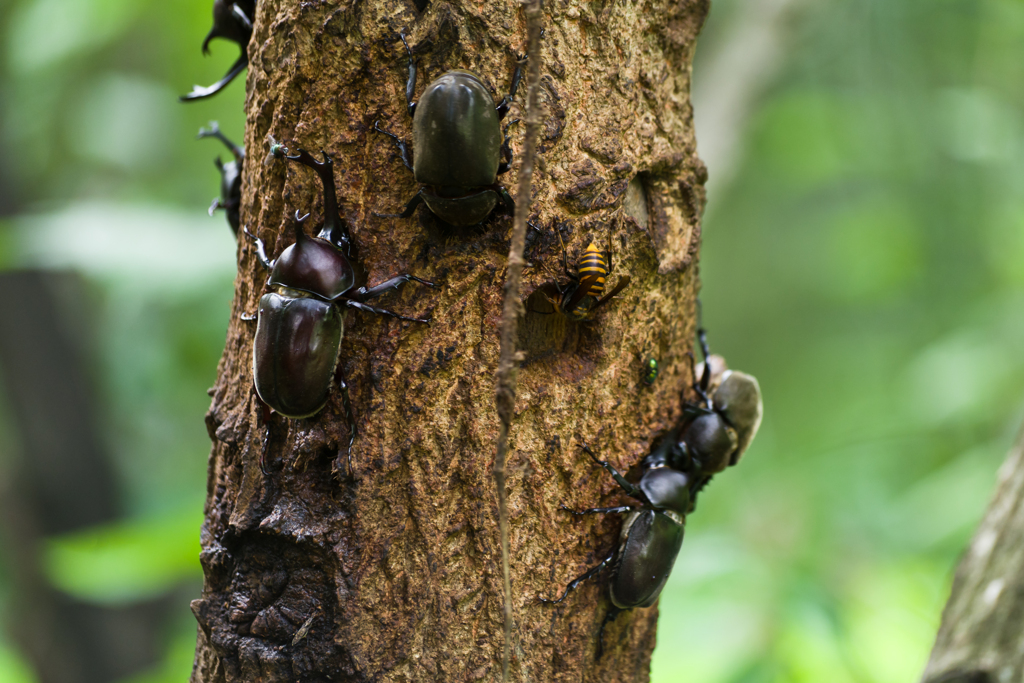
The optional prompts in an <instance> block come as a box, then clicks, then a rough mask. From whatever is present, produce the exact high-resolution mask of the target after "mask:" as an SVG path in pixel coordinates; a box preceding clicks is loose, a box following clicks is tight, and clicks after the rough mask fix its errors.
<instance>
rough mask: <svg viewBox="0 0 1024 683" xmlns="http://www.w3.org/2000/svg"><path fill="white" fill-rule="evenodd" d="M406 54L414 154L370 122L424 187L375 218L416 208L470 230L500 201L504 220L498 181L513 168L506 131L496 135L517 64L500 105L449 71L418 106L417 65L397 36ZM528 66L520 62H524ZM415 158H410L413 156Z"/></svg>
mask: <svg viewBox="0 0 1024 683" xmlns="http://www.w3.org/2000/svg"><path fill="white" fill-rule="evenodd" d="M401 38H402V43H403V44H404V45H405V49H406V52H407V53H408V55H409V80H408V82H407V83H406V86H405V100H406V103H407V105H408V109H409V115H410V116H412V139H413V147H412V148H411V149H410V147H409V145H408V144H407V143H406V142H405V141H403V140H402V139H401V138H399V137H398V136H397V135H395V134H393V133H390V132H388V131H386V130H384V129H383V128H381V127H380V121H377V122H376V123H374V129H375V130H377V131H378V132H380V133H384V134H385V135H387V136H388V137H390V138H391V139H392V140H394V142H395V145H396V146H397V147H398V150H399V152H400V153H401V157H402V161H403V163H404V164H405V166H406V168H408V169H409V170H410V171H412V172H413V174H414V175H415V177H416V182H418V183H420V185H421V187H420V190H419V192H417V193H416V194H415V195H414V196H413V198H412V199H411V200H409V203H408V204H406V205H405V209H404V210H403V211H402V212H401V213H398V214H377V215H378V216H382V217H386V218H408V217H409V216H411V215H412V214H413V212H414V211H415V210H416V207H417V206H418V205H419V204H420V203H421V202H423V203H425V204H426V205H427V207H428V208H429V209H430V210H431V211H432V212H433V213H434V215H435V216H437V217H438V218H440V219H441V220H443V221H445V222H447V223H450V224H451V225H457V226H464V225H475V224H477V223H479V222H481V221H483V220H484V219H485V218H487V217H488V216H489V215H490V213H491V211H492V210H493V209H494V208H495V206H497V204H498V202H499V201H500V202H501V203H502V205H503V208H504V210H505V212H506V213H508V214H509V215H512V214H514V213H515V202H513V201H512V197H511V196H510V195H509V193H508V190H506V189H505V188H504V187H502V186H501V185H499V184H498V182H497V179H498V176H499V175H501V174H502V173H505V172H506V171H508V169H509V167H510V165H511V162H512V148H511V147H509V137H508V135H507V133H508V126H509V125H512V123H515V122H514V121H513V122H511V123H509V124H508V125H507V126H505V129H504V130H502V128H501V120H502V119H504V118H505V115H506V114H507V113H508V110H509V107H510V105H511V103H512V98H514V97H515V94H516V90H517V89H518V88H519V81H520V79H521V78H522V73H523V69H522V60H520V61H519V63H517V65H516V70H515V73H514V75H513V76H512V86H511V88H509V93H508V95H506V96H505V97H504V98H503V99H502V100H501V102H500V103H498V105H497V106H495V104H494V100H493V99H492V98H491V94H490V92H488V90H487V87H486V86H485V85H484V83H483V81H482V80H481V79H480V77H479V76H477V75H476V74H474V73H472V72H470V71H465V70H462V69H453V70H451V71H448V72H446V73H444V74H442V75H441V76H440V77H439V78H438V79H437V80H435V81H434V82H432V83H431V84H430V85H428V86H427V89H426V90H424V91H423V94H422V95H421V96H420V100H419V102H414V101H413V99H412V98H413V94H414V92H415V90H416V60H415V59H414V58H413V54H412V49H411V48H410V47H409V44H408V43H407V42H406V40H405V35H404V34H402V36H401ZM523 59H525V57H524V58H523ZM413 152H415V155H414V154H413Z"/></svg>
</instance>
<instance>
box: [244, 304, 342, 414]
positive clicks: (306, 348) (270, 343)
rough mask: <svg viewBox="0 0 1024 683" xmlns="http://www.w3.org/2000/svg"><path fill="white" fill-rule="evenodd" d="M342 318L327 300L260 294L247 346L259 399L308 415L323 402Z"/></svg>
mask: <svg viewBox="0 0 1024 683" xmlns="http://www.w3.org/2000/svg"><path fill="white" fill-rule="evenodd" d="M342 328H343V321H342V316H341V313H339V312H338V310H337V309H336V308H335V307H334V306H333V305H332V304H329V303H327V302H325V301H320V300H319V299H314V298H311V297H298V298H296V297H291V296H283V295H281V294H278V293H276V292H271V293H268V294H264V295H263V298H261V299H260V309H259V321H258V323H257V326H256V341H255V343H254V344H253V349H252V355H253V359H252V364H253V381H254V383H255V384H256V391H257V393H258V394H259V395H260V398H261V399H263V402H264V403H266V404H267V405H269V406H270V407H271V408H273V409H274V410H276V411H277V412H279V413H281V414H282V415H284V416H286V417H295V418H299V417H309V416H310V415H314V414H316V413H317V412H318V411H319V410H320V409H321V408H323V406H324V403H326V402H327V394H328V392H329V391H330V388H331V381H332V380H333V379H334V368H335V366H336V365H337V363H338V350H339V348H340V346H341V334H342Z"/></svg>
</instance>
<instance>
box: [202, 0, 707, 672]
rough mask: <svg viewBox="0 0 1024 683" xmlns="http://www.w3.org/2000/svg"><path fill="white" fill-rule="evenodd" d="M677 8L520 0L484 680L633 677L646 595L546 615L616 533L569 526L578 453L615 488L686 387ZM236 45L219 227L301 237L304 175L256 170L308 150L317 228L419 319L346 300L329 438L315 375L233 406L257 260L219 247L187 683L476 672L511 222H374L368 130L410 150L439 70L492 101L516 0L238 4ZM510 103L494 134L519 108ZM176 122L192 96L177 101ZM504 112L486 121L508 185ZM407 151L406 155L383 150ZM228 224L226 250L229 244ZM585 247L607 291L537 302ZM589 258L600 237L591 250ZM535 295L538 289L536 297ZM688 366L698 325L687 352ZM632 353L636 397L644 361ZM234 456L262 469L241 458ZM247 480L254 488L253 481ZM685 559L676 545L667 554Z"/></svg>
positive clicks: (376, 183)
mask: <svg viewBox="0 0 1024 683" xmlns="http://www.w3.org/2000/svg"><path fill="white" fill-rule="evenodd" d="M707 11H708V2H707V0H682V1H672V2H669V1H667V0H649V1H645V0H637V1H636V2H632V1H627V2H619V3H613V2H602V1H598V2H581V1H578V0H566V1H565V2H561V1H560V2H549V3H546V4H545V5H544V6H543V10H542V15H541V21H542V23H543V26H544V29H545V32H544V36H543V40H542V41H541V48H540V50H539V52H536V53H531V54H530V59H531V60H533V59H536V60H537V62H536V64H538V65H539V68H540V72H539V74H540V80H539V84H538V90H537V92H538V100H539V103H540V107H539V110H538V117H539V136H538V140H537V148H536V155H535V158H534V159H533V179H532V188H533V190H532V197H531V198H530V200H531V201H530V202H529V204H530V207H531V209H530V222H531V223H532V225H533V226H535V229H530V230H529V231H528V233H527V239H526V248H525V255H524V258H525V261H526V266H525V269H524V271H523V273H522V285H521V296H520V300H521V302H522V304H523V308H522V311H521V313H520V317H519V318H518V320H517V323H518V325H517V332H516V340H515V341H516V350H517V353H519V354H521V355H520V356H517V357H516V363H517V368H518V372H517V384H516V391H515V394H514V400H513V402H512V403H511V411H510V413H511V420H510V423H509V424H510V426H509V429H508V448H507V460H506V462H505V467H504V486H505V493H506V495H507V510H508V539H509V574H510V586H511V598H512V599H511V603H510V607H511V612H512V631H511V660H510V664H509V678H510V680H514V681H527V680H531V681H563V680H564V681H570V680H571V681H578V680H580V679H581V678H582V679H584V680H593V681H597V680H600V681H602V682H605V683H619V682H625V681H638V680H646V678H647V675H648V674H647V672H648V669H649V665H650V658H651V652H652V650H653V648H654V644H655V633H656V626H657V606H653V607H649V608H642V609H633V610H629V611H628V612H626V613H623V614H622V615H620V616H619V617H618V618H617V619H616V620H615V621H614V622H613V623H611V624H610V625H609V626H608V627H607V629H606V631H605V634H604V645H605V647H604V653H603V655H602V656H601V657H600V658H598V657H597V639H596V637H597V631H598V628H599V627H600V625H601V624H602V621H603V620H604V617H605V615H606V614H607V612H608V609H609V600H608V589H607V584H606V582H605V581H604V580H603V579H602V578H601V577H597V578H595V580H593V581H592V582H590V583H588V584H585V585H584V586H582V587H581V588H580V589H579V590H577V591H576V592H575V593H574V594H573V595H572V596H571V599H568V600H566V601H565V602H564V603H561V604H559V605H556V606H552V605H545V604H542V603H541V602H540V600H539V598H541V597H552V596H554V595H557V594H558V593H559V592H560V591H561V589H562V588H563V587H564V586H565V584H566V582H567V581H568V580H570V579H571V578H573V577H575V576H578V575H579V574H580V573H581V572H582V571H584V570H585V569H586V568H587V567H590V566H593V565H594V564H596V563H598V562H600V560H601V559H603V558H604V557H605V556H606V555H607V554H608V552H609V551H610V550H611V549H613V548H614V547H615V545H616V543H617V538H618V536H617V535H618V532H619V524H620V521H619V520H616V519H598V518H595V517H588V518H584V519H576V518H573V517H572V516H571V515H568V514H566V513H564V512H563V511H562V510H561V509H560V506H561V505H566V506H569V507H572V508H576V509H583V508H592V507H596V506H612V505H621V504H623V499H622V495H621V492H620V491H619V488H618V487H617V486H616V484H615V482H614V481H611V480H610V479H609V477H607V475H606V473H605V472H604V471H603V470H601V469H600V468H597V467H595V466H593V463H592V462H591V460H590V457H589V456H588V455H587V453H585V452H584V451H583V450H582V449H581V448H580V446H581V445H582V444H583V443H584V441H585V442H586V443H588V444H589V445H590V446H591V447H592V448H593V449H594V450H596V451H598V452H600V454H601V457H602V458H603V459H606V460H608V461H609V462H610V463H611V464H612V465H614V467H615V468H616V469H617V470H619V471H621V472H623V473H628V472H629V470H630V469H631V468H635V467H636V466H637V465H638V463H640V461H641V460H642V459H643V458H644V457H645V456H646V455H647V454H648V453H649V452H650V449H651V447H652V444H653V443H654V441H655V440H656V438H657V437H658V436H659V435H661V434H664V433H665V432H666V431H667V430H669V429H670V428H671V427H672V426H673V425H675V424H676V423H678V421H679V419H680V416H681V414H682V412H683V410H684V406H683V402H684V399H685V400H694V399H695V398H696V397H695V396H694V394H693V392H692V389H691V387H690V385H691V382H692V379H691V378H692V366H693V359H692V356H691V352H692V349H693V339H694V334H695V331H696V330H695V327H696V325H695V312H696V306H695V302H696V296H697V293H698V289H699V279H698V269H697V254H698V248H699V244H700V214H701V211H702V209H703V204H704V190H703V184H704V182H705V180H706V172H705V169H704V166H703V164H702V163H701V161H700V159H699V158H698V156H697V152H696V141H695V136H694V130H693V118H692V110H691V108H690V104H689V92H690V73H691V63H692V58H693V53H694V48H695V41H696V38H697V34H698V32H699V30H700V27H701V25H702V23H703V21H704V18H705V16H706V14H707ZM252 17H253V21H252V36H251V39H250V40H249V42H248V45H247V60H246V61H247V64H248V75H247V82H246V88H247V93H248V96H247V99H246V111H245V116H246V139H245V149H246V156H245V159H244V162H243V165H242V175H241V178H242V197H241V205H240V207H239V223H240V225H241V226H242V227H243V228H248V230H249V231H250V232H251V233H252V234H254V235H256V236H257V237H259V238H260V240H262V241H263V243H265V246H266V252H267V254H270V255H271V256H276V255H278V254H280V253H281V252H282V251H283V250H284V249H285V248H287V247H288V246H289V245H291V244H292V243H293V242H294V240H295V237H294V235H295V232H294V226H293V223H294V216H295V214H296V212H297V211H298V212H299V213H300V215H301V214H305V213H307V212H308V213H310V214H311V225H322V224H323V223H324V221H325V215H324V214H325V206H324V196H325V195H324V192H323V189H322V187H321V185H320V181H319V180H318V178H317V177H316V176H315V174H313V173H311V172H309V169H307V168H304V167H303V166H302V165H300V164H295V163H288V162H287V161H285V160H282V159H280V158H276V157H275V156H274V155H273V154H270V151H271V150H270V144H271V142H270V140H271V138H273V139H275V140H279V141H281V143H282V144H284V145H286V146H287V147H288V148H289V149H290V150H297V149H305V150H309V151H310V152H311V153H314V154H315V155H316V157H317V158H318V159H319V158H322V157H320V155H319V151H320V150H324V151H326V152H327V153H328V154H329V155H330V156H331V157H332V158H333V160H334V179H335V184H336V191H337V196H338V204H339V212H340V215H341V217H342V218H343V219H344V220H345V222H346V223H347V225H348V226H349V231H350V235H351V239H352V241H353V243H354V245H353V246H354V254H355V255H354V256H353V257H352V258H353V259H358V262H359V265H360V267H361V270H364V271H365V272H366V274H367V282H365V283H360V286H362V285H365V286H367V287H372V286H374V285H378V284H380V283H382V282H384V281H385V280H387V279H388V278H389V277H390V276H391V275H393V274H394V273H415V274H416V275H418V276H420V277H422V278H424V279H426V280H429V281H430V282H432V283H434V284H435V285H436V287H435V288H428V287H410V286H406V287H405V288H403V289H401V290H398V291H396V292H392V293H389V294H388V297H389V298H388V299H387V307H388V308H389V309H391V310H395V311H400V312H402V313H403V314H405V315H407V316H408V317H414V318H430V320H431V322H430V323H429V325H423V324H420V323H417V322H410V321H405V320H401V319H396V318H390V317H381V316H374V315H368V314H366V313H365V312H363V311H359V310H351V311H349V312H348V313H347V314H346V317H345V322H344V325H345V328H344V334H343V338H342V341H341V348H340V353H339V355H338V370H339V374H340V375H342V376H344V378H345V379H346V380H347V384H348V388H349V392H348V393H349V396H350V399H351V409H352V415H353V416H354V421H355V425H356V430H355V431H356V434H355V439H354V443H353V446H352V451H351V468H349V467H348V465H347V457H348V453H347V449H348V444H349V441H350V438H351V431H350V427H349V419H348V413H347V406H346V405H345V402H344V400H343V393H342V392H341V390H340V389H339V388H338V386H337V385H335V386H334V388H333V389H331V390H330V391H329V392H328V397H327V403H326V405H325V406H324V408H323V409H322V410H320V411H319V412H317V413H316V414H315V415H313V416H312V417H307V418H303V419H288V418H285V417H283V416H282V415H280V414H277V413H273V414H270V415H269V416H268V415H267V411H266V410H265V408H264V406H263V404H262V403H261V402H260V401H259V400H258V397H257V395H256V393H255V392H254V389H253V368H252V365H253V363H252V358H253V342H254V336H255V333H256V324H255V322H254V321H252V320H249V319H248V318H249V317H251V316H252V314H253V313H254V312H255V311H256V309H257V306H258V302H259V300H260V297H261V296H262V295H263V294H264V291H265V290H264V285H265V282H266V278H267V275H266V271H265V269H264V268H263V265H262V264H261V262H260V260H259V257H258V254H257V249H256V248H255V243H254V242H253V241H251V240H249V239H247V238H244V239H240V240H239V242H238V277H237V279H236V282H235V299H234V305H233V313H232V318H231V321H230V323H229V326H228V333H227V341H226V346H225V351H224V355H223V357H222V359H221V362H220V366H219V368H218V375H217V381H216V384H215V386H214V387H213V389H212V391H211V393H212V397H213V401H212V405H211V407H210V411H209V414H208V417H207V425H208V428H209V432H210V436H211V439H212V440H213V449H212V452H211V454H210V464H209V479H208V499H207V505H206V522H205V524H204V526H203V532H202V555H201V561H202V565H203V570H204V574H205V585H204V590H203V594H202V597H201V598H200V599H198V600H196V601H195V602H194V603H193V611H194V612H195V614H196V617H197V620H198V623H199V630H198V646H197V652H196V659H195V667H194V672H193V681H196V682H210V683H212V682H214V681H256V680H259V681H282V682H284V681H296V680H298V681H325V680H335V681H337V680H346V681H474V680H488V681H495V680H500V679H501V677H502V656H503V647H504V625H505V612H504V608H505V599H504V588H503V583H504V582H503V577H502V556H501V543H500V535H499V527H498V496H497V492H496V490H495V486H494V480H493V478H492V468H493V466H494V462H495V454H496V440H497V435H498V433H499V416H498V412H497V411H496V409H495V373H496V371H497V368H498V360H499V327H500V326H501V321H502V315H503V294H504V285H505V281H506V276H507V274H508V257H509V244H510V239H511V231H512V220H511V218H509V217H507V216H504V215H502V214H501V212H495V213H494V214H492V215H491V216H490V217H489V218H488V219H486V220H485V221H484V222H483V223H481V224H478V225H470V226H459V227H454V226H451V225H449V224H446V223H444V222H442V221H441V220H440V219H438V218H436V217H435V216H434V215H433V214H432V213H431V212H430V211H429V209H428V207H427V206H420V207H419V208H418V209H417V210H416V211H415V212H414V213H413V215H412V216H411V217H408V218H396V217H382V216H379V215H378V214H387V213H393V212H394V210H395V207H401V206H404V205H405V204H406V202H407V201H408V200H409V197H412V196H413V195H414V194H415V193H416V192H418V191H420V189H421V185H420V184H419V183H417V179H416V178H415V177H414V176H413V174H411V173H409V171H408V170H407V169H406V168H405V166H404V165H403V163H402V160H401V159H400V158H399V157H398V155H397V154H396V151H395V146H394V144H393V142H392V140H391V139H389V138H387V137H386V136H384V135H381V134H380V133H378V132H376V131H375V124H377V122H380V123H379V127H380V128H382V129H385V130H387V131H389V132H391V133H393V134H395V135H397V136H399V137H400V138H402V139H405V140H407V141H410V140H411V139H412V134H411V128H412V127H411V122H410V119H409V115H408V107H407V102H406V93H405V86H406V83H407V77H408V61H409V59H408V55H407V53H406V51H405V48H404V46H403V44H402V40H401V38H400V36H401V34H403V33H404V35H405V38H406V41H407V42H408V44H409V46H410V48H411V49H412V52H413V56H414V58H415V60H416V64H417V68H418V76H419V81H418V85H417V92H415V93H414V99H415V98H418V97H419V96H420V94H421V92H422V90H423V89H424V88H426V87H427V85H428V84H429V83H431V82H432V81H434V80H435V79H436V78H438V77H439V76H441V75H442V74H444V73H445V72H447V71H449V70H452V69H465V70H468V71H471V72H473V73H474V74H476V75H477V77H478V78H479V80H480V81H481V83H482V85H483V87H484V88H486V89H487V90H488V91H489V92H490V93H491V95H492V96H493V100H494V104H495V106H497V105H498V104H499V103H500V101H501V99H502V97H503V96H504V95H505V93H506V92H507V91H508V84H509V78H510V75H511V74H512V73H513V72H514V70H515V68H516V64H517V62H518V61H519V58H520V56H521V55H522V54H523V53H524V52H526V51H527V50H526V42H527V41H526V17H525V13H524V10H523V7H522V6H521V5H520V4H519V3H518V2H512V1H505V0H501V1H499V2H487V3H477V2H463V1H461V0H453V1H449V2H438V1H436V0H435V1H433V2H418V3H408V2H406V3H395V2H377V1H376V0H371V1H369V2H361V3H346V2H341V3H308V2H299V1H298V0H287V1H285V0H260V2H258V3H256V7H255V9H254V13H253V15H252ZM524 102H525V92H524V91H523V90H522V89H520V91H519V94H518V95H517V97H516V100H515V101H514V102H513V103H512V105H511V111H510V112H509V115H508V117H507V118H506V122H507V121H509V120H513V119H515V118H523V117H524V116H525V112H524V111H523V103H524ZM190 106H202V105H201V104H198V103H197V104H193V105H190ZM524 134H525V123H522V122H521V123H519V124H513V125H511V126H510V127H509V135H510V138H511V139H510V145H509V147H510V151H511V153H512V154H511V156H512V161H511V166H510V170H509V172H508V173H507V174H504V175H501V176H500V178H501V179H500V181H499V182H500V183H501V184H502V185H503V186H504V187H506V188H508V189H509V190H510V192H512V193H513V197H512V198H513V199H514V201H515V202H516V203H517V204H523V203H525V202H526V198H525V197H518V196H514V193H515V190H514V188H516V187H517V180H518V173H519V169H520V163H522V153H523V151H524ZM412 153H413V155H415V154H416V149H415V147H413V150H412ZM240 234H242V232H241V231H240ZM562 242H564V243H565V246H566V249H567V252H568V261H569V264H570V268H572V264H574V263H575V262H576V261H577V260H578V259H579V258H580V257H581V256H582V255H583V254H584V252H585V250H586V249H587V247H588V246H589V245H590V244H591V243H593V244H595V245H596V246H597V248H599V249H601V250H604V251H610V252H611V254H610V257H611V258H610V261H611V266H612V267H611V271H610V272H609V273H608V274H607V280H608V287H609V289H610V288H611V287H613V286H614V285H615V283H616V282H618V281H619V279H620V278H622V277H626V276H628V277H629V286H628V287H625V288H624V289H622V290H621V291H620V292H619V293H618V295H617V296H616V297H615V298H614V299H613V300H611V301H609V302H607V303H606V304H605V305H604V306H602V307H601V308H600V309H599V310H597V311H594V312H593V313H592V314H591V315H590V316H588V317H586V318H585V319H583V320H573V319H570V317H568V316H566V315H564V314H563V312H561V310H560V308H559V299H558V296H557V295H552V291H553V288H554V290H557V289H558V288H559V287H562V288H564V287H566V286H568V285H570V284H571V283H570V282H569V280H568V279H567V276H566V275H565V273H564V272H563V268H562V247H561V243H562ZM609 245H610V246H609ZM556 285H557V287H556ZM711 342H712V349H713V347H714V336H713V334H712V336H711ZM652 357H653V358H657V359H658V366H657V367H658V372H657V373H656V380H655V381H652V382H651V383H650V385H648V383H647V382H645V379H646V378H647V377H649V376H650V373H649V372H648V367H647V365H646V362H647V360H648V359H649V358H652ZM261 462H262V463H263V465H264V466H263V467H261ZM264 470H265V471H264ZM682 552H686V549H685V544H684V547H683V551H682Z"/></svg>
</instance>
